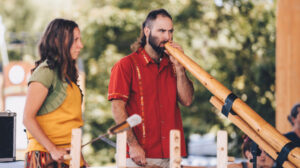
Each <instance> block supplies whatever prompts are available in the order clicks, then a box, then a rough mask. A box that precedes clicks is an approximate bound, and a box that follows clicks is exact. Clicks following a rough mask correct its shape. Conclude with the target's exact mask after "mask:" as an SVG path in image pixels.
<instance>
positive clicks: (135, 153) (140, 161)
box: [129, 144, 147, 167]
mask: <svg viewBox="0 0 300 168" xmlns="http://www.w3.org/2000/svg"><path fill="white" fill-rule="evenodd" d="M129 155H130V158H131V159H132V160H133V161H134V163H135V164H137V165H139V166H143V167H144V166H146V165H147V162H146V156H145V151H144V149H143V148H142V147H141V146H140V145H139V144H135V145H130V146H129Z"/></svg>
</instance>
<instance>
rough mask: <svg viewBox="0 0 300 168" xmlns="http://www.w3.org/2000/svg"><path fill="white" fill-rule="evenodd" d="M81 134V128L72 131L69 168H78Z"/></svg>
mask: <svg viewBox="0 0 300 168" xmlns="http://www.w3.org/2000/svg"><path fill="white" fill-rule="evenodd" d="M81 134H82V133H81V128H76V129H73V130H72V140H71V151H70V155H71V160H70V168H80V157H81Z"/></svg>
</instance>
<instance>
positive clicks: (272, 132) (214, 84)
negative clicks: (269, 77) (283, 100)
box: [165, 43, 300, 167]
mask: <svg viewBox="0 0 300 168" xmlns="http://www.w3.org/2000/svg"><path fill="white" fill-rule="evenodd" d="M165 48H166V49H167V51H168V52H169V53H170V54H171V55H172V56H173V57H174V58H175V59H176V60H177V61H178V62H180V63H181V64H182V65H183V66H184V67H185V68H186V69H187V70H188V71H190V72H191V73H192V74H193V75H194V76H195V77H196V78H197V79H198V80H199V81H200V82H201V83H202V84H203V85H204V86H205V87H206V88H207V89H208V90H209V91H210V92H211V93H212V94H213V95H215V96H216V97H217V98H218V99H219V100H221V101H222V102H223V103H225V99H226V98H227V96H228V95H229V94H230V93H231V91H230V90H229V89H227V88H226V87H225V86H224V85H222V84H221V83H220V82H219V81H217V80H216V79H215V78H214V77H212V76H211V75H210V74H208V73H207V72H206V71H204V70H203V69H202V68H201V67H200V66H199V65H198V64H197V63H195V62H194V61H193V60H192V59H190V58H189V57H188V56H186V55H185V54H184V53H182V52H181V51H180V50H178V49H177V48H173V47H172V46H171V45H170V44H169V43H166V44H165ZM232 109H233V110H234V111H235V112H236V113H237V114H238V115H239V116H240V117H241V118H242V119H243V120H244V121H246V122H247V123H248V124H249V125H250V126H251V127H252V128H253V129H254V130H255V131H256V132H257V133H258V134H259V135H260V136H261V137H262V138H263V139H264V140H265V141H266V142H268V143H269V144H270V145H271V146H272V147H273V148H274V149H275V150H276V151H277V152H280V151H281V149H282V148H283V147H284V145H286V144H287V143H288V142H290V140H288V139H287V138H286V137H284V136H283V135H281V133H280V132H279V131H278V130H276V129H275V128H274V127H272V126H271V125H270V124H269V123H267V122H266V121H265V120H264V119H263V118H261V117H260V116H259V115H258V114H257V113H256V112H255V111H254V110H252V109H251V108H250V107H249V106H248V105H247V104H246V103H244V102H243V101H242V100H241V99H239V98H237V99H236V100H235V101H234V103H233V105H232ZM288 159H289V160H290V161H291V162H293V163H294V164H295V165H298V166H299V167H300V148H299V147H297V148H294V149H293V150H292V151H291V152H290V153H289V155H288Z"/></svg>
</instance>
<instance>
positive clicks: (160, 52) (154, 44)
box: [148, 32, 167, 57]
mask: <svg viewBox="0 0 300 168" xmlns="http://www.w3.org/2000/svg"><path fill="white" fill-rule="evenodd" d="M148 42H149V44H150V45H151V47H152V48H153V49H154V51H155V52H156V53H157V55H159V57H162V56H163V53H164V50H165V47H160V46H159V45H160V43H159V42H158V38H157V37H155V36H152V34H151V32H150V35H149V40H148ZM166 42H167V41H163V42H161V43H163V44H164V43H166Z"/></svg>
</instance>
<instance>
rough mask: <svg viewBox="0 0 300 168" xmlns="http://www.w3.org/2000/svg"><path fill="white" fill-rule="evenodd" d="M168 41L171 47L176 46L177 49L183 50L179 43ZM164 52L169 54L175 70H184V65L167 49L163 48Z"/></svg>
mask: <svg viewBox="0 0 300 168" xmlns="http://www.w3.org/2000/svg"><path fill="white" fill-rule="evenodd" d="M169 43H170V45H171V46H172V47H174V48H177V49H178V50H180V51H181V52H183V49H182V47H181V46H180V45H179V44H177V43H174V42H169ZM165 53H166V54H168V55H169V57H170V61H171V62H172V63H173V65H174V67H175V69H176V72H177V71H184V67H183V66H182V65H181V64H180V63H179V62H178V61H177V60H176V59H175V58H174V57H173V56H172V55H171V54H170V53H169V52H168V51H167V50H165Z"/></svg>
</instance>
